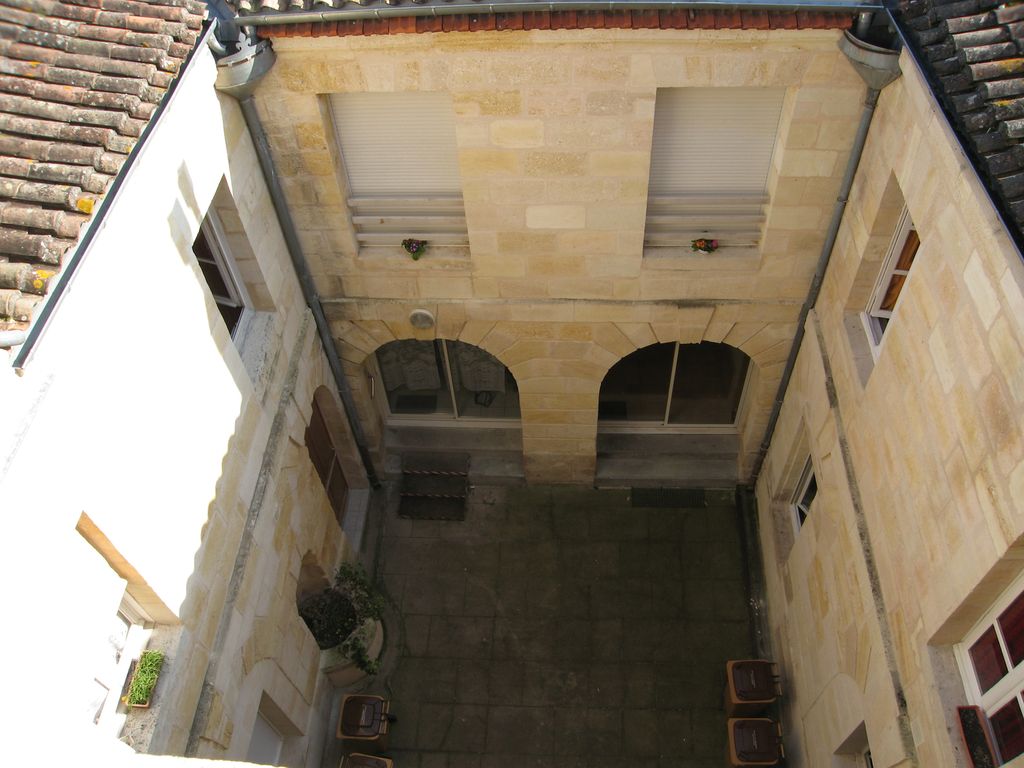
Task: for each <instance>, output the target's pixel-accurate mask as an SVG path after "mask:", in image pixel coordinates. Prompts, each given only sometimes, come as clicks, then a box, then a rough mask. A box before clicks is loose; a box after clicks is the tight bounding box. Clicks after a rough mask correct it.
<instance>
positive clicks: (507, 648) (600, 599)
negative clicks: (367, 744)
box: [375, 486, 751, 768]
mask: <svg viewBox="0 0 1024 768" xmlns="http://www.w3.org/2000/svg"><path fill="white" fill-rule="evenodd" d="M381 557H382V564H381V566H380V568H381V570H382V571H383V574H384V580H385V584H386V586H387V589H388V591H389V593H390V596H391V597H392V598H393V599H394V600H395V602H396V604H397V605H398V606H399V607H400V613H401V625H402V626H401V629H400V634H401V638H400V642H401V650H400V658H399V659H398V663H397V665H396V666H395V667H394V669H393V670H392V671H391V672H390V673H389V675H388V676H387V677H386V678H385V679H383V680H378V686H383V688H384V689H385V690H386V691H387V692H388V693H389V694H390V696H391V698H392V702H393V705H392V711H393V712H394V713H395V714H396V715H397V716H398V718H399V720H398V722H397V723H396V724H395V725H394V726H393V730H392V733H391V738H390V749H389V752H388V754H390V755H391V756H392V757H393V758H394V759H395V763H396V766H397V767H398V768H604V767H605V766H608V767H610V766H617V767H619V768H683V767H685V768H711V766H714V767H715V768H719V766H721V765H723V764H724V756H725V717H724V713H723V712H722V709H721V701H722V686H723V683H724V679H725V675H724V667H725V662H726V660H727V659H730V658H749V655H750V654H751V640H750V631H749V624H748V618H747V595H746V591H745V581H744V571H743V568H744V566H743V556H742V554H741V546H740V534H739V530H738V523H737V515H736V511H735V508H734V507H733V506H731V505H724V506H718V507H709V508H702V509H693V510H686V509H663V508H643V507H634V506H632V504H631V503H630V496H629V492H628V491H625V490H621V491H616V490H609V491H595V490H590V489H576V488H561V487H560V488H508V487H498V486H494V487H478V488H475V489H474V490H473V492H472V495H471V497H470V504H469V509H468V513H467V518H466V520H465V521H463V522H436V521H410V520H403V519H400V518H398V517H397V515H396V513H395V510H394V509H390V510H389V511H388V513H387V517H386V520H385V526H384V533H383V539H382V550H381ZM378 686H375V687H378Z"/></svg>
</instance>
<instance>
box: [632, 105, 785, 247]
mask: <svg viewBox="0 0 1024 768" xmlns="http://www.w3.org/2000/svg"><path fill="white" fill-rule="evenodd" d="M785 93H786V92H785V89H783V88H662V89H659V90H658V96H657V102H656V104H655V112H654V137H653V146H652V150H651V178H650V189H649V195H648V202H647V228H646V232H645V235H644V244H645V246H647V247H648V248H656V249H657V248H661V249H665V250H663V251H661V252H663V253H668V252H678V251H682V252H688V251H689V245H690V242H691V241H692V240H695V239H697V238H709V239H714V240H718V242H719V245H720V247H723V248H726V249H727V250H731V249H738V248H745V249H750V248H756V247H757V246H758V245H759V243H760V241H761V229H762V226H763V225H764V219H765V216H764V205H765V203H766V202H767V197H766V195H765V188H766V186H767V182H768V171H769V170H770V168H771V161H772V153H773V152H774V150H775V141H776V137H777V134H778V129H779V115H780V114H781V112H782V100H783V98H784V96H785Z"/></svg>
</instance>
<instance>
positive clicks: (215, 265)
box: [192, 210, 248, 337]
mask: <svg viewBox="0 0 1024 768" xmlns="http://www.w3.org/2000/svg"><path fill="white" fill-rule="evenodd" d="M226 242H227V239H226V238H225V236H224V230H223V228H222V227H221V224H220V221H219V219H218V218H217V215H216V214H215V213H214V212H213V211H212V210H211V211H210V212H209V213H207V214H206V218H205V219H203V223H202V225H201V226H200V227H199V234H198V235H197V236H196V240H195V242H194V243H193V244H192V252H193V253H194V254H195V256H196V260H197V261H198V262H199V269H200V270H201V271H202V273H203V277H204V278H206V285H207V286H208V287H209V289H210V292H211V293H212V294H213V300H214V301H215V302H217V309H219V310H220V314H221V317H223V318H224V322H225V324H227V327H228V331H229V332H230V333H231V336H232V337H234V335H235V331H236V330H237V329H238V326H239V324H240V322H241V319H242V315H243V313H244V312H245V308H246V305H247V304H248V302H247V301H246V295H245V286H244V283H243V282H242V281H241V280H240V279H239V276H238V275H237V274H236V273H235V269H234V265H233V264H232V262H231V258H230V255H229V253H228V250H227V247H226V245H225V243H226Z"/></svg>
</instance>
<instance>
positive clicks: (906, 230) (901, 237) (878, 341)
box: [861, 208, 921, 360]
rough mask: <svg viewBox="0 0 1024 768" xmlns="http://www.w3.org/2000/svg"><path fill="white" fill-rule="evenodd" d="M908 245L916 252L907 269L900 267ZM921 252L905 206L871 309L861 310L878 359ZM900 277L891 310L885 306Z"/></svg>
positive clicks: (872, 350) (911, 255)
mask: <svg viewBox="0 0 1024 768" xmlns="http://www.w3.org/2000/svg"><path fill="white" fill-rule="evenodd" d="M908 244H910V247H912V248H913V251H912V252H911V253H910V264H909V265H908V266H907V267H906V268H905V269H904V268H901V267H899V263H900V261H901V260H902V258H901V257H902V256H903V254H904V251H905V250H906V249H907V247H908ZM920 251H921V240H920V237H919V236H918V234H917V228H916V227H915V226H914V222H913V220H912V219H911V218H910V212H909V211H908V210H907V209H906V208H904V209H903V211H902V213H900V219H899V223H898V224H897V225H896V231H895V232H894V233H893V238H892V242H891V243H890V244H889V250H888V252H887V253H886V256H885V261H884V262H883V265H882V269H881V270H880V271H879V273H878V280H876V281H875V287H874V288H873V289H872V291H871V299H870V300H869V301H868V306H867V309H865V310H864V312H863V313H861V320H862V322H863V323H864V331H865V333H867V337H868V344H869V346H870V347H871V354H872V356H873V357H874V358H875V360H878V355H879V354H880V352H881V349H882V342H883V340H884V337H885V331H886V328H887V327H888V324H889V323H890V322H891V321H892V318H893V316H894V315H895V312H896V307H897V306H898V305H899V297H900V294H901V293H902V292H903V290H904V289H905V288H906V281H907V280H908V279H909V277H910V271H911V268H912V267H913V264H914V262H915V261H916V259H917V256H918V254H919V253H920ZM898 277H901V278H902V282H900V283H899V285H898V287H897V288H895V291H896V294H895V296H894V298H893V299H892V307H891V308H890V309H883V305H884V304H885V303H886V302H885V300H886V296H888V295H889V292H890V286H892V285H893V282H894V280H895V278H898Z"/></svg>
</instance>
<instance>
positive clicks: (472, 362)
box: [445, 341, 519, 419]
mask: <svg viewBox="0 0 1024 768" xmlns="http://www.w3.org/2000/svg"><path fill="white" fill-rule="evenodd" d="M445 344H446V345H447V347H448V362H449V363H450V364H451V368H452V384H453V385H454V386H455V401H456V402H457V403H458V405H459V418H479V419H518V418H519V389H518V387H517V386H516V380H515V378H514V377H513V376H512V373H511V372H510V371H509V370H508V368H506V367H505V365H504V363H502V362H501V361H500V360H498V358H496V357H495V356H494V355H492V354H491V353H490V352H486V351H484V350H482V349H480V347H475V346H473V345H472V344H465V343H463V342H461V341H446V342H445Z"/></svg>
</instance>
